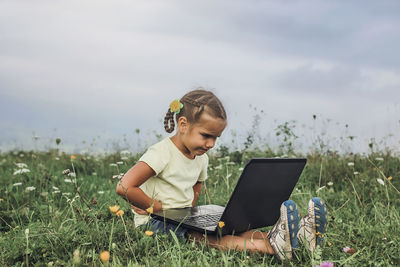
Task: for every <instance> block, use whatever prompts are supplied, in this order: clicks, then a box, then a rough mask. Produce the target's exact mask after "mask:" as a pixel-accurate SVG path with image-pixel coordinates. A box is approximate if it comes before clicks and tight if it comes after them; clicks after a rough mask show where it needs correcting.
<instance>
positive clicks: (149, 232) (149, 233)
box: [144, 230, 154, 236]
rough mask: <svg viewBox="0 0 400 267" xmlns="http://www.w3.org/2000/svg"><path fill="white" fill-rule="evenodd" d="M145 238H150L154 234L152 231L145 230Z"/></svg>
mask: <svg viewBox="0 0 400 267" xmlns="http://www.w3.org/2000/svg"><path fill="white" fill-rule="evenodd" d="M144 233H145V234H146V235H147V236H152V235H153V234H154V233H153V231H150V230H147V231H146V232H144Z"/></svg>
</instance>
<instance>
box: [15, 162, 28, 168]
mask: <svg viewBox="0 0 400 267" xmlns="http://www.w3.org/2000/svg"><path fill="white" fill-rule="evenodd" d="M15 165H17V167H18V168H20V169H23V168H28V165H26V164H25V163H15Z"/></svg>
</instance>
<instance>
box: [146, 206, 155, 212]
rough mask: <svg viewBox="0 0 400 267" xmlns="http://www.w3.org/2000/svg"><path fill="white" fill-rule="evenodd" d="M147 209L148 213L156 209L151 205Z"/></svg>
mask: <svg viewBox="0 0 400 267" xmlns="http://www.w3.org/2000/svg"><path fill="white" fill-rule="evenodd" d="M146 211H147V212H148V213H150V214H152V213H153V211H154V210H153V207H150V208H147V209H146Z"/></svg>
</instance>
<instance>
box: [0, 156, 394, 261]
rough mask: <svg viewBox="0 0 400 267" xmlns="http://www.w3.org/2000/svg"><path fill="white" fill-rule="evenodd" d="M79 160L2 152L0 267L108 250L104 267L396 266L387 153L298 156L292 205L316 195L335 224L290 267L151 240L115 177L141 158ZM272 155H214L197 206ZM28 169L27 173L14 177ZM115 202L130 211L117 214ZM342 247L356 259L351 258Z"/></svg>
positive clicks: (221, 198) (95, 255)
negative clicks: (301, 159) (250, 164)
mask: <svg viewBox="0 0 400 267" xmlns="http://www.w3.org/2000/svg"><path fill="white" fill-rule="evenodd" d="M75 156H76V158H74V159H71V155H67V154H64V153H59V151H57V150H49V151H47V152H33V151H14V152H7V153H1V154H0V183H1V187H0V233H1V236H0V252H1V253H0V265H1V266H27V265H37V266H99V265H101V264H102V263H101V260H100V258H99V254H100V252H102V251H105V250H107V251H109V252H110V260H109V262H108V263H107V264H106V265H108V266H157V265H158V266H266V265H267V266H282V265H285V266H297V265H301V266H315V265H318V264H320V263H321V262H323V261H330V262H334V263H335V266H354V265H361V266H398V265H399V264H400V256H399V253H398V251H400V223H399V222H400V208H399V207H400V198H399V196H400V192H399V188H400V182H399V180H400V158H399V157H397V156H394V155H392V154H391V153H389V152H382V153H370V154H368V155H361V154H346V155H339V154H337V153H323V154H322V153H318V152H310V153H309V154H307V155H297V156H305V157H307V159H308V163H307V165H306V168H305V169H304V171H303V173H302V176H301V178H300V181H299V183H298V184H297V186H296V188H295V190H294V191H293V194H292V197H291V198H292V199H293V200H294V201H296V203H297V204H298V206H299V207H300V213H302V214H303V215H304V214H305V213H306V206H307V203H308V200H309V199H310V198H311V197H313V196H319V197H321V198H323V199H324V200H325V201H326V203H327V206H328V209H329V224H328V228H327V233H326V235H325V242H324V246H322V247H320V248H318V249H317V250H316V251H315V253H314V254H311V253H310V252H308V251H307V250H306V249H304V248H301V249H299V250H298V251H297V253H296V255H297V257H296V259H294V260H292V261H291V262H284V263H281V262H279V261H277V260H276V259H275V258H274V257H271V256H269V255H263V254H256V253H249V252H240V251H219V250H216V249H211V248H209V247H207V246H204V245H196V244H194V243H191V242H178V241H177V240H176V239H174V238H169V237H167V236H163V235H152V236H147V235H145V233H144V232H143V231H140V230H137V229H135V228H134V225H133V214H132V212H131V211H130V208H129V205H128V204H127V203H126V202H125V201H124V200H123V199H122V198H120V197H118V196H117V195H116V193H115V186H116V183H117V181H118V175H120V173H124V172H125V171H127V170H128V169H129V168H130V167H131V166H132V165H133V164H134V163H135V162H136V160H137V159H138V156H139V155H130V156H128V157H123V158H122V159H121V155H120V154H119V153H114V154H110V155H107V156H102V157H97V156H92V155H75ZM275 156H278V155H277V154H276V153H274V152H273V151H270V150H267V151H260V150H254V151H250V152H246V153H240V154H239V155H238V153H237V152H235V153H233V152H232V153H231V152H227V151H225V152H224V155H223V156H222V157H221V156H211V157H210V167H209V179H208V180H207V181H206V188H207V190H206V192H204V190H203V194H202V195H201V197H200V199H199V204H208V203H209V202H210V201H211V202H212V203H214V204H220V205H225V204H226V202H227V200H228V198H229V196H230V194H231V192H232V190H233V188H234V185H235V183H236V180H237V178H238V176H239V174H240V172H241V168H242V167H243V166H244V164H245V163H246V162H247V159H248V158H251V157H275ZM16 163H25V164H26V167H25V166H23V165H20V166H17V164H16ZM24 168H25V169H29V172H25V173H15V172H16V170H18V169H24ZM67 169H69V171H70V173H69V174H67V173H68V171H65V170H67ZM63 171H65V172H64V174H63ZM14 173H15V174H14ZM72 173H74V174H75V176H74V175H73V174H72ZM113 176H114V178H113ZM390 177H391V178H390ZM378 178H379V179H380V180H379V181H381V182H383V185H382V184H381V183H379V182H378ZM19 183H20V184H19ZM29 190H31V191H29ZM113 205H119V206H120V207H121V209H122V210H124V211H125V214H124V215H123V216H122V217H117V216H115V215H114V214H112V213H111V212H110V211H109V206H113ZM255 205H256V203H255ZM265 230H268V228H267V229H265ZM346 246H348V247H351V248H353V249H354V254H350V253H345V252H344V251H343V248H344V247H346Z"/></svg>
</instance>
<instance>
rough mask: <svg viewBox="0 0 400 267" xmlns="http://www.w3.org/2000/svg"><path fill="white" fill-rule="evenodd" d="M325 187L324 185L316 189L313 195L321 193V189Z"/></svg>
mask: <svg viewBox="0 0 400 267" xmlns="http://www.w3.org/2000/svg"><path fill="white" fill-rule="evenodd" d="M325 187H326V186H325V185H324V186H323V187H320V188H318V189H317V190H316V191H315V193H318V192H319V191H321V190H322V189H324V188H325Z"/></svg>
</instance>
